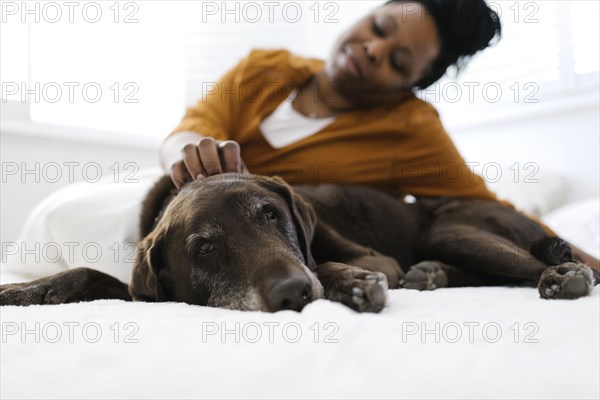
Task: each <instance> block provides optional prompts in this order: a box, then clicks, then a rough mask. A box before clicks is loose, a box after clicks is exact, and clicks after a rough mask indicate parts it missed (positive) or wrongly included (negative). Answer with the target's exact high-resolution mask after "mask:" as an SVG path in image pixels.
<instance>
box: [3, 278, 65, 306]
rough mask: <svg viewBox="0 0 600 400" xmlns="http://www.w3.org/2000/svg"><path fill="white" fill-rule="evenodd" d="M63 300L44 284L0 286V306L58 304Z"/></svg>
mask: <svg viewBox="0 0 600 400" xmlns="http://www.w3.org/2000/svg"><path fill="white" fill-rule="evenodd" d="M65 300H66V299H64V298H62V296H60V295H59V294H58V293H56V292H55V291H54V290H53V289H52V288H51V287H50V285H48V284H45V283H34V284H31V283H16V284H8V285H1V286H0V305H2V306H31V305H36V304H38V305H39V304H60V303H64V302H65Z"/></svg>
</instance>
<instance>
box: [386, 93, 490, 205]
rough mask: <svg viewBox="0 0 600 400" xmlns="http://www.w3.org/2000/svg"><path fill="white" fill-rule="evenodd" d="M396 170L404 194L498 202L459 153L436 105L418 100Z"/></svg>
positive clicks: (402, 142) (412, 112) (402, 144)
mask: <svg viewBox="0 0 600 400" xmlns="http://www.w3.org/2000/svg"><path fill="white" fill-rule="evenodd" d="M413 107H415V109H413V110H412V111H411V113H410V114H411V115H412V117H411V121H410V123H409V129H408V132H406V133H405V134H404V138H403V140H402V141H401V143H400V148H399V151H398V154H399V155H400V156H399V159H398V160H397V161H396V163H397V167H396V168H395V171H396V173H397V174H398V176H397V179H399V180H400V182H399V183H400V187H401V188H402V191H403V192H404V193H410V194H413V195H415V196H419V195H421V196H452V197H478V198H484V199H490V200H497V198H496V195H495V194H494V193H492V192H490V191H489V190H488V188H487V186H486V185H485V182H484V180H483V178H481V177H480V176H479V175H477V174H475V173H474V172H473V169H472V168H469V166H468V165H467V164H466V163H465V160H464V159H463V158H462V156H461V155H460V154H459V152H458V150H457V148H456V146H455V145H454V143H453V142H452V140H451V139H450V136H449V135H448V133H447V132H446V130H445V129H444V127H443V125H442V122H441V120H440V118H439V115H438V112H437V111H436V110H435V108H434V107H433V106H431V105H430V104H428V103H425V102H422V101H420V100H415V103H414V104H413Z"/></svg>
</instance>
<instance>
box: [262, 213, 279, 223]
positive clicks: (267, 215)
mask: <svg viewBox="0 0 600 400" xmlns="http://www.w3.org/2000/svg"><path fill="white" fill-rule="evenodd" d="M265 219H266V220H267V222H269V223H271V222H276V221H277V213H276V212H275V211H273V210H265Z"/></svg>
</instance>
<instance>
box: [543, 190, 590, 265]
mask: <svg viewBox="0 0 600 400" xmlns="http://www.w3.org/2000/svg"><path fill="white" fill-rule="evenodd" d="M542 220H543V221H544V222H545V223H546V224H547V225H548V226H549V227H550V228H552V229H553V230H554V231H555V232H556V233H557V234H558V235H560V236H561V237H562V238H564V239H565V240H567V241H569V242H571V243H573V244H574V245H575V246H577V247H579V248H580V249H582V250H583V251H585V252H586V253H589V254H591V255H593V256H594V257H596V258H600V197H593V198H589V199H585V200H579V201H576V202H573V203H569V204H566V205H564V206H562V207H559V208H557V209H556V210H554V211H552V212H551V213H549V214H546V215H544V216H543V217H542Z"/></svg>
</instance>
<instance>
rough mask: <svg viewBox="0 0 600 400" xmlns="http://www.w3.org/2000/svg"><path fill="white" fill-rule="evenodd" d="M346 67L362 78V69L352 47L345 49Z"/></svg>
mask: <svg viewBox="0 0 600 400" xmlns="http://www.w3.org/2000/svg"><path fill="white" fill-rule="evenodd" d="M344 67H345V68H346V69H347V70H348V71H349V72H350V73H351V74H352V75H354V76H355V77H357V78H359V79H362V77H363V76H362V70H361V68H360V64H359V63H358V61H357V59H356V57H355V55H354V54H353V53H352V50H351V49H350V47H346V49H345V50H344Z"/></svg>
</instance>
